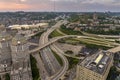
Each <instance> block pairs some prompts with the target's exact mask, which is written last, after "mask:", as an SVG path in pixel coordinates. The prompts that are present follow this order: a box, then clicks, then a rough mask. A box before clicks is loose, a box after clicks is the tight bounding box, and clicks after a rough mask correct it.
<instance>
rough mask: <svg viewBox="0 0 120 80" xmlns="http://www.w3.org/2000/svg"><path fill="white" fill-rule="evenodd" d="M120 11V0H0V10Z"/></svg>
mask: <svg viewBox="0 0 120 80" xmlns="http://www.w3.org/2000/svg"><path fill="white" fill-rule="evenodd" d="M16 11H25V12H53V11H56V12H107V11H111V12H120V0H101V1H98V0H1V1H0V12H16Z"/></svg>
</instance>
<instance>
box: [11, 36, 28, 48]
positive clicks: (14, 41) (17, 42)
mask: <svg viewBox="0 0 120 80" xmlns="http://www.w3.org/2000/svg"><path fill="white" fill-rule="evenodd" d="M26 42H27V40H26V38H25V37H24V36H23V35H21V34H16V36H15V37H14V38H13V39H12V45H15V46H16V45H20V44H25V43H26Z"/></svg>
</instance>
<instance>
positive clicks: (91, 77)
mask: <svg viewBox="0 0 120 80" xmlns="http://www.w3.org/2000/svg"><path fill="white" fill-rule="evenodd" d="M112 61H113V56H112V53H110V52H105V51H101V52H99V53H97V54H94V55H92V56H89V57H87V58H86V59H84V60H83V61H81V62H80V63H79V64H78V65H77V74H76V79H75V80H106V78H107V76H108V73H109V70H110V67H111V66H112Z"/></svg>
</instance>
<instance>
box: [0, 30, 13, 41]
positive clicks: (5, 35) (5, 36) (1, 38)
mask: <svg viewBox="0 0 120 80" xmlns="http://www.w3.org/2000/svg"><path fill="white" fill-rule="evenodd" d="M11 38H12V36H11V35H9V34H8V33H7V32H6V31H2V32H0V41H5V40H10V39H11Z"/></svg>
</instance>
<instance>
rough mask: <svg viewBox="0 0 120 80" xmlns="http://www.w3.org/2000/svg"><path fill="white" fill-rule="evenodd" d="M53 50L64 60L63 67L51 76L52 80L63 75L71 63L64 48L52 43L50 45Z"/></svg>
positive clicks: (56, 79)
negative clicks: (65, 54)
mask: <svg viewBox="0 0 120 80" xmlns="http://www.w3.org/2000/svg"><path fill="white" fill-rule="evenodd" d="M50 47H51V49H52V50H54V51H55V52H56V53H57V55H59V56H60V57H61V59H62V61H63V67H62V68H61V69H60V71H59V72H58V73H57V74H56V75H54V76H52V77H51V79H52V80H58V79H59V78H60V77H63V76H64V75H65V73H66V71H67V70H68V66H69V63H68V60H67V58H66V57H65V56H64V55H63V54H64V52H63V51H62V50H60V49H59V48H58V47H57V46H56V45H54V44H53V45H51V46H50Z"/></svg>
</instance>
